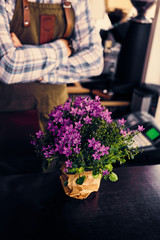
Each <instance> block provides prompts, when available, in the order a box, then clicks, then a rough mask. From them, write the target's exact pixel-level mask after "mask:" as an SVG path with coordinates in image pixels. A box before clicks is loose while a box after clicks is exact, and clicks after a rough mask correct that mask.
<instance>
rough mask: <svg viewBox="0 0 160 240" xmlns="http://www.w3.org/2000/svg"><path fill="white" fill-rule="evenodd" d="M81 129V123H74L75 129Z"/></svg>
mask: <svg viewBox="0 0 160 240" xmlns="http://www.w3.org/2000/svg"><path fill="white" fill-rule="evenodd" d="M81 127H83V124H82V123H81V121H79V122H75V128H76V129H78V130H80V129H81Z"/></svg>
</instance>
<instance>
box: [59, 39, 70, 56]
mask: <svg viewBox="0 0 160 240" xmlns="http://www.w3.org/2000/svg"><path fill="white" fill-rule="evenodd" d="M61 41H63V43H64V44H65V46H66V48H67V55H68V57H69V56H70V55H71V54H72V50H71V48H70V47H69V43H68V41H67V40H66V39H61Z"/></svg>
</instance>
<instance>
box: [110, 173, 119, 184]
mask: <svg viewBox="0 0 160 240" xmlns="http://www.w3.org/2000/svg"><path fill="white" fill-rule="evenodd" d="M109 180H111V181H112V182H116V181H117V180H118V176H117V174H115V173H114V172H112V173H111V174H110V175H109Z"/></svg>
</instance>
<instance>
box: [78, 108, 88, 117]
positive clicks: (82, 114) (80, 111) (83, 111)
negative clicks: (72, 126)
mask: <svg viewBox="0 0 160 240" xmlns="http://www.w3.org/2000/svg"><path fill="white" fill-rule="evenodd" d="M85 114H86V111H85V109H78V111H77V115H80V116H84V115H85Z"/></svg>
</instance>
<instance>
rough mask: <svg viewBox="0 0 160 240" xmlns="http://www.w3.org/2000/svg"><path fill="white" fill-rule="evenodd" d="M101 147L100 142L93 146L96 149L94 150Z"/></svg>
mask: <svg viewBox="0 0 160 240" xmlns="http://www.w3.org/2000/svg"><path fill="white" fill-rule="evenodd" d="M100 147H101V144H100V142H99V141H97V142H95V143H94V144H93V149H94V150H99V149H100Z"/></svg>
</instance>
